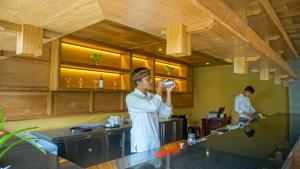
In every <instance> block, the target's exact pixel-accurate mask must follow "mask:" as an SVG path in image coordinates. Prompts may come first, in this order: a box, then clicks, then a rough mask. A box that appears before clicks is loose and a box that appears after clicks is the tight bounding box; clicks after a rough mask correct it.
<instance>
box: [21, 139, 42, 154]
mask: <svg viewBox="0 0 300 169" xmlns="http://www.w3.org/2000/svg"><path fill="white" fill-rule="evenodd" d="M17 137H19V138H20V139H22V140H24V141H27V142H28V143H30V144H31V145H32V146H33V147H35V148H36V149H37V150H39V151H40V152H41V153H43V154H44V155H45V154H46V151H45V150H44V149H42V148H41V147H39V146H37V145H36V144H34V143H32V142H31V140H41V139H39V138H30V137H24V136H21V135H18V136H17Z"/></svg>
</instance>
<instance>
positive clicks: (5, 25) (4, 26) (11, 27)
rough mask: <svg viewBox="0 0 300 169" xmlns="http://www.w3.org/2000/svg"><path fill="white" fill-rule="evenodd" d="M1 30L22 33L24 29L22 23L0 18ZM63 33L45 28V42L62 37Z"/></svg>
mask: <svg viewBox="0 0 300 169" xmlns="http://www.w3.org/2000/svg"><path fill="white" fill-rule="evenodd" d="M0 31H6V32H14V33H20V32H21V31H22V25H20V24H16V23H12V22H7V21H2V20H0ZM63 35H64V34H63V33H57V32H53V31H49V30H46V29H44V31H43V38H44V39H45V40H44V42H43V43H47V42H49V40H54V39H57V38H60V37H62V36H63Z"/></svg>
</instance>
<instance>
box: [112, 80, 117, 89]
mask: <svg viewBox="0 0 300 169" xmlns="http://www.w3.org/2000/svg"><path fill="white" fill-rule="evenodd" d="M117 85H118V81H117V80H113V86H114V89H117Z"/></svg>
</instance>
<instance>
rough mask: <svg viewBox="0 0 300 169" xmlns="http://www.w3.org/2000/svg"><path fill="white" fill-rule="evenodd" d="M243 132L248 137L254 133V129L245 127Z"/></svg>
mask: <svg viewBox="0 0 300 169" xmlns="http://www.w3.org/2000/svg"><path fill="white" fill-rule="evenodd" d="M244 132H245V134H246V135H247V136H248V137H253V136H254V134H255V130H254V129H252V128H250V127H246V128H245V130H244Z"/></svg>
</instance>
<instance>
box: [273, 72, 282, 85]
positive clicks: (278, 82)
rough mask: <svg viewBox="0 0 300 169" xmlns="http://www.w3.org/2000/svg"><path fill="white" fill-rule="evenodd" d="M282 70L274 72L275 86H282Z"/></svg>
mask: <svg viewBox="0 0 300 169" xmlns="http://www.w3.org/2000/svg"><path fill="white" fill-rule="evenodd" d="M280 76H281V70H280V69H278V70H276V71H275V72H274V84H276V85H280V84H281V78H280Z"/></svg>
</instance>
